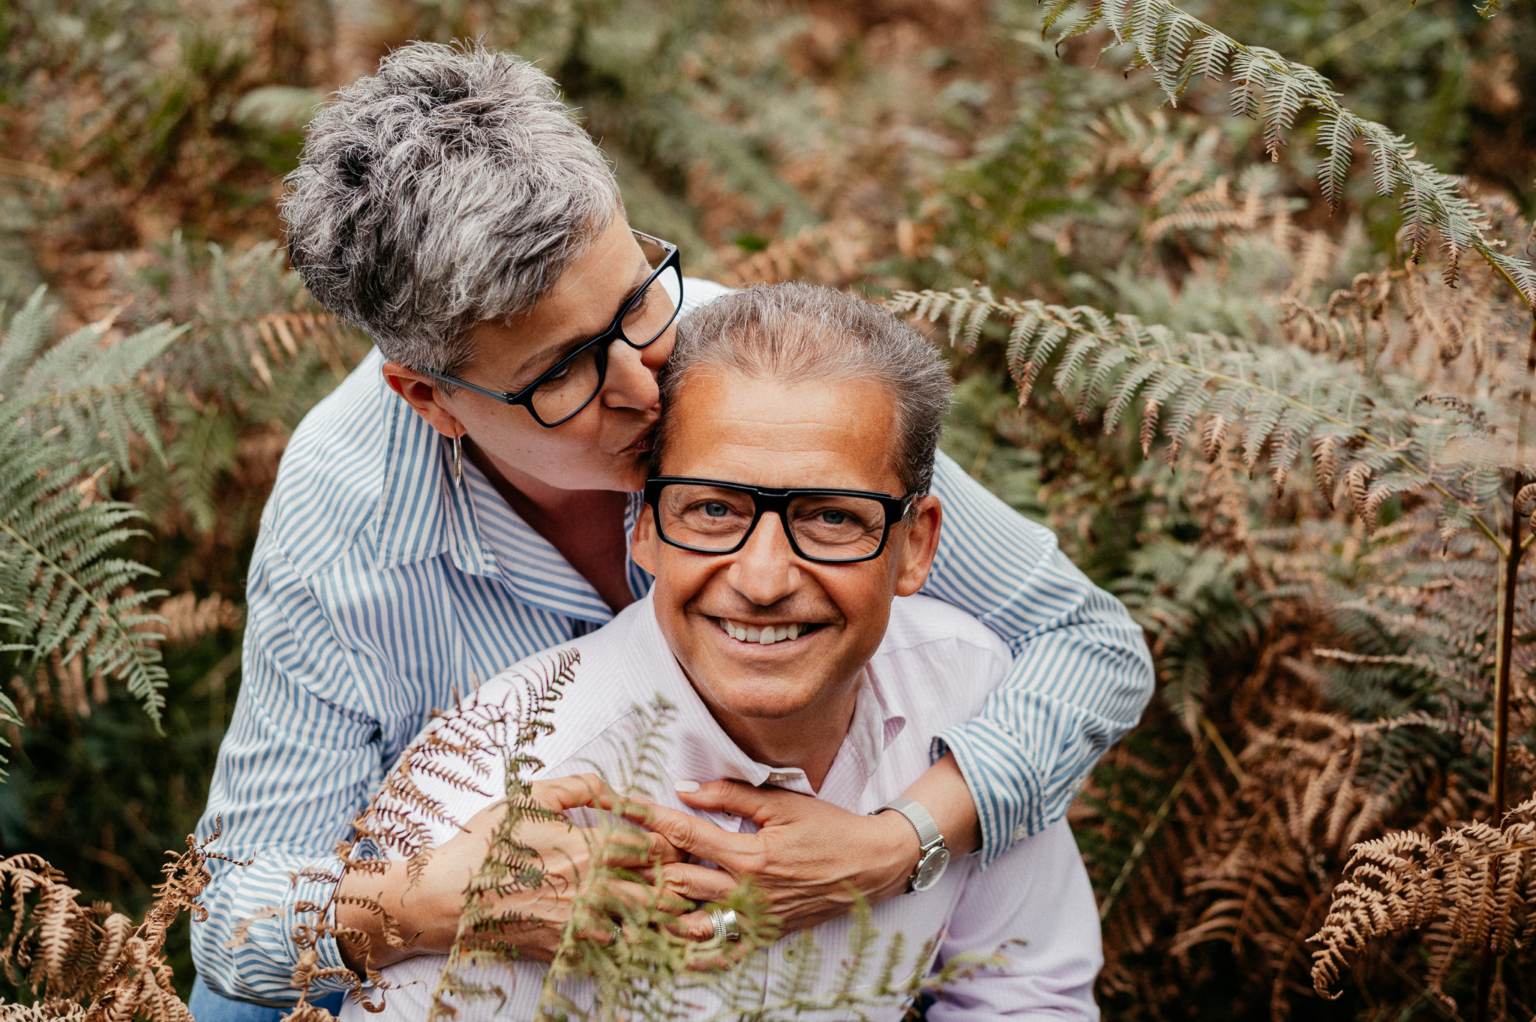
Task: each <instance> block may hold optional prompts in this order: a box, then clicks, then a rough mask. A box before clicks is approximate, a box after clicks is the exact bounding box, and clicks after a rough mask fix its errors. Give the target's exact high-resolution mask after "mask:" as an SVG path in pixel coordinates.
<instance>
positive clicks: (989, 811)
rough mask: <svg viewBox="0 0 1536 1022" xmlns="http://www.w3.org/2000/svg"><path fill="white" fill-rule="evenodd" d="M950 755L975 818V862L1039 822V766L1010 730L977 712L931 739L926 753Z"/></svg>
mask: <svg viewBox="0 0 1536 1022" xmlns="http://www.w3.org/2000/svg"><path fill="white" fill-rule="evenodd" d="M946 752H952V753H954V755H955V762H957V763H958V764H959V765H960V773H961V775H962V776H964V777H965V783H966V786H967V787H969V788H970V789H971V799H972V801H974V802H975V803H976V816H977V819H978V820H979V822H980V824H981V868H982V869H986V868H987V867H988V866H990V865H991V864H992V861H993V860H994V859H996V858H997V857H998V856H999V855H1002V854H1003V853H1004V852H1006V851H1007V850H1008V849H1009V848H1011V847H1013V845H1014V844H1015V843H1016V842H1018V841H1022V840H1024V839H1025V838H1026V837H1029V836H1030V835H1031V834H1034V833H1036V832H1037V831H1040V830H1043V829H1044V828H1045V819H1044V811H1043V804H1044V799H1043V785H1042V783H1041V779H1040V772H1039V771H1038V770H1037V769H1036V767H1035V765H1034V764H1033V763H1031V762H1030V761H1029V758H1028V757H1027V756H1025V755H1024V751H1023V749H1022V747H1021V746H1020V743H1019V740H1018V738H1017V737H1016V736H1014V735H1012V734H1010V733H1009V732H1007V731H1005V730H1003V729H1002V728H999V727H997V726H996V725H995V724H993V723H991V722H990V721H988V720H985V719H981V718H978V719H976V720H970V721H967V722H966V723H964V724H961V725H958V726H956V727H952V728H949V729H948V730H946V731H944V732H943V733H942V734H940V735H939V736H938V737H937V738H935V739H934V740H933V746H932V748H931V749H930V750H929V757H930V759H931V760H932V761H933V762H937V761H938V760H939V759H940V758H941V757H943V755H944V754H945V753H946Z"/></svg>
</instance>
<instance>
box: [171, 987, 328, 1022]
mask: <svg viewBox="0 0 1536 1022" xmlns="http://www.w3.org/2000/svg"><path fill="white" fill-rule="evenodd" d="M345 996H346V995H345V994H340V993H335V994H329V995H327V996H325V997H322V998H320V999H319V1000H317V1001H314V1002H313V1003H314V1004H315V1006H316V1007H320V1008H325V1009H327V1010H329V1011H330V1013H331V1014H332V1015H337V1014H340V1012H341V1002H342V998H343V997H345ZM187 1007H188V1008H189V1009H190V1010H191V1012H192V1017H193V1018H194V1019H196V1020H197V1022H278V1019H280V1018H282V1017H283V1016H284V1015H286V1014H288V1013H289V1012H290V1011H292V1010H293V1009H292V1008H268V1007H267V1006H266V1005H264V1004H252V1003H251V1002H249V1001H234V1000H231V999H229V998H228V997H222V996H220V995H219V994H216V993H214V992H213V991H212V990H210V989H208V984H206V983H204V982H203V977H201V976H199V977H197V980H196V981H195V982H194V983H193V984H192V1001H191V1003H189V1004H188V1005H187Z"/></svg>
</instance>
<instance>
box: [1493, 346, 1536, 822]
mask: <svg viewBox="0 0 1536 1022" xmlns="http://www.w3.org/2000/svg"><path fill="white" fill-rule="evenodd" d="M1532 354H1533V356H1536V349H1533V351H1532ZM1522 418H1524V416H1522ZM1526 481H1527V477H1526V475H1525V473H1524V472H1516V473H1515V486H1514V489H1515V493H1519V492H1520V488H1521V487H1522V486H1524V485H1525V484H1526ZM1511 500H1513V498H1511ZM1520 517H1521V516H1520V512H1519V511H1518V510H1517V509H1515V508H1514V507H1511V508H1510V516H1509V551H1508V554H1507V555H1506V556H1505V558H1504V571H1503V573H1502V574H1503V576H1504V578H1503V582H1504V592H1503V594H1502V597H1501V598H1500V600H1499V640H1498V650H1497V654H1496V661H1495V662H1496V664H1497V667H1496V669H1495V673H1494V679H1493V792H1492V796H1493V812H1492V814H1491V815H1490V816H1489V819H1488V822H1489V823H1490V824H1492V825H1493V826H1495V827H1497V826H1499V825H1500V823H1501V822H1502V821H1503V819H1504V808H1505V805H1506V802H1507V798H1508V795H1507V793H1506V791H1505V788H1504V778H1505V775H1506V774H1507V773H1508V772H1509V676H1510V668H1511V666H1512V665H1513V662H1514V645H1515V642H1514V639H1515V603H1516V596H1517V594H1518V590H1519V581H1520V579H1519V572H1520V555H1521V554H1523V553H1524V552H1525V547H1524V546H1523V545H1521V543H1520Z"/></svg>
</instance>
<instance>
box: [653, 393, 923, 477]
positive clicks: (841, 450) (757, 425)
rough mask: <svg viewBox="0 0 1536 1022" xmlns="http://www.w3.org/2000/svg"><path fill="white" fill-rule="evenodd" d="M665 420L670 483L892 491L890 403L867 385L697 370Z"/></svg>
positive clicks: (892, 410) (890, 397)
mask: <svg viewBox="0 0 1536 1022" xmlns="http://www.w3.org/2000/svg"><path fill="white" fill-rule="evenodd" d="M665 414H666V415H667V416H668V419H669V421H668V423H667V426H666V431H667V439H666V446H665V449H664V451H663V454H662V465H661V468H662V470H663V471H664V472H665V473H666V474H668V475H704V474H706V473H715V474H713V475H709V476H708V477H709V478H717V479H728V480H729V481H731V482H741V483H750V484H753V485H760V486H827V487H838V488H844V489H879V490H889V489H890V488H891V487H893V486H896V485H897V483H898V479H897V474H896V471H895V465H896V458H897V457H898V451H897V446H898V438H897V433H898V430H897V428H896V427H897V423H896V401H895V398H894V395H892V394H891V393H890V391H889V390H888V389H887V388H886V387H885V386H883V385H882V384H880V383H877V382H875V381H872V380H866V379H830V380H829V379H820V380H818V379H809V380H799V381H795V380H783V379H774V378H758V377H748V376H745V375H742V374H739V373H735V372H730V371H707V372H706V371H700V372H698V373H697V374H695V375H693V376H691V377H690V378H689V379H688V380H687V381H684V383H683V385H682V386H681V387H679V389H678V391H677V392H676V395H675V397H674V401H673V406H672V407H670V408H668V409H667V411H666V413H665ZM720 473H732V474H731V475H724V474H720Z"/></svg>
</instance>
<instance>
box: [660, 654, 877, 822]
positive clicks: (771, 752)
mask: <svg viewBox="0 0 1536 1022" xmlns="http://www.w3.org/2000/svg"><path fill="white" fill-rule="evenodd" d="M684 673H685V674H686V673H687V672H686V671H685V672H684ZM863 680H864V671H863V669H862V668H860V670H859V673H858V674H857V675H856V676H855V677H853V678H852V679H850V680H849V681H847V682H845V683H844V684H842V685H837V686H832V691H831V692H830V693H829V696H828V698H826V699H821V700H818V701H817V702H815V703H814V704H812V705H811V706H808V707H806V708H805V709H804V710H801V711H800V712H799V713H796V714H794V715H792V716H789V717H779V718H775V719H765V718H762V717H739V716H736V715H734V714H731V713H729V712H727V711H725V710H723V709H721V708H720V707H718V706H716V705H714V703H713V702H712V701H711V700H710V699H709V698H708V697H706V696H704V694H703V693H702V692H699V688H698V686H694V691H695V692H699V695H700V698H701V699H703V700H704V705H705V706H708V707H709V712H710V713H711V714H712V715H713V716H714V718H715V721H716V722H717V723H718V724H719V725H720V728H721V730H723V731H724V732H725V733H726V734H727V735H729V736H730V739H731V741H733V742H735V743H736V746H737V747H738V748H739V749H741V751H742V752H745V753H746V754H747V755H749V756H751V757H752V758H753V759H755V760H757V761H758V762H759V763H762V764H764V765H766V766H771V767H798V768H799V769H800V770H802V771H804V772H805V779H806V781H807V783H809V784H810V786H811V790H812V791H820V790H821V782H822V781H824V780H826V778H827V772H828V771H829V770H831V769H832V763H833V761H834V760H836V759H837V753H838V750H839V749H841V748H842V747H843V741H844V739H846V738H847V737H848V729H849V728H850V727H851V726H852V725H853V712H854V709H855V707H857V705H858V698H859V687H860V685H861V683H862V682H863Z"/></svg>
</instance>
